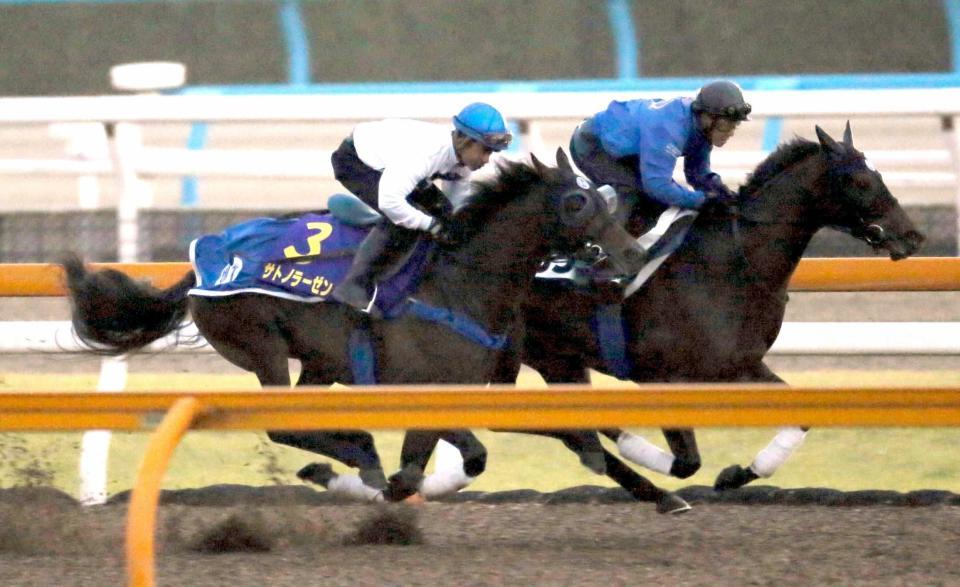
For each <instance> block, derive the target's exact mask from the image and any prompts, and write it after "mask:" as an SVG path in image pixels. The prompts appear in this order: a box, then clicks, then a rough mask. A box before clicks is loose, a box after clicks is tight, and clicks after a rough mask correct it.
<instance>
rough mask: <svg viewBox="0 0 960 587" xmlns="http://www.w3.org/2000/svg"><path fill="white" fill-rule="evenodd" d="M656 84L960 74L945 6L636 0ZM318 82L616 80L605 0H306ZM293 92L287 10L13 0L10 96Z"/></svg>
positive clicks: (923, 1)
mask: <svg viewBox="0 0 960 587" xmlns="http://www.w3.org/2000/svg"><path fill="white" fill-rule="evenodd" d="M630 4H631V8H632V11H633V17H634V23H635V25H636V28H637V36H638V44H639V53H640V54H639V66H640V72H641V74H642V75H644V76H648V77H662V76H698V75H707V76H712V75H743V74H794V73H856V72H930V71H949V70H950V69H951V67H952V65H951V63H950V46H949V38H948V34H949V33H948V30H947V24H946V19H945V17H944V14H943V6H942V3H941V1H940V0H844V1H842V2H824V1H822V0H793V1H790V2H786V1H782V0H633V1H632V2H631V3H630ZM301 13H302V15H303V20H304V24H305V26H306V28H307V30H308V32H309V34H310V39H309V41H310V45H311V49H312V54H311V76H312V81H314V82H358V81H428V80H469V79H566V78H610V77H615V75H616V70H615V67H616V64H615V61H614V51H613V41H612V39H611V36H610V25H609V22H608V18H607V10H606V2H605V0H526V1H524V2H522V3H521V2H515V1H513V0H464V1H457V2H451V1H448V0H416V1H406V0H349V1H346V0H303V1H302V11H301ZM145 60H172V61H180V62H183V63H185V64H186V65H187V66H188V72H189V83H190V84H202V85H207V84H240V83H283V82H285V81H287V80H286V75H287V73H286V71H287V70H286V55H285V52H284V42H283V37H282V33H281V28H280V24H279V23H278V20H277V2H274V1H271V0H229V1H209V0H205V1H204V0H194V1H191V0H183V1H178V2H133V3H84V4H61V3H55V4H27V5H19V4H14V5H2V4H0V95H50V94H97V93H109V92H110V91H111V89H110V84H109V79H108V71H109V68H110V66H112V65H114V64H117V63H123V62H129V61H145Z"/></svg>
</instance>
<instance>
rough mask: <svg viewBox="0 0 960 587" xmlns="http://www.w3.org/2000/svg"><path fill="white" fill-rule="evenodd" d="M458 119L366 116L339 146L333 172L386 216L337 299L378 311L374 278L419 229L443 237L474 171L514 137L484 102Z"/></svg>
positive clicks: (387, 271) (393, 264) (402, 253)
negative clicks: (436, 121)
mask: <svg viewBox="0 0 960 587" xmlns="http://www.w3.org/2000/svg"><path fill="white" fill-rule="evenodd" d="M453 126H454V128H453V129H452V130H451V129H450V128H449V127H448V126H442V125H438V124H432V123H428V122H422V121H419V120H403V119H387V120H380V121H375V122H364V123H361V124H358V125H357V126H356V127H355V128H354V129H353V132H352V133H351V135H350V136H349V137H347V138H346V139H344V141H343V143H341V144H340V147H339V148H338V149H337V150H336V151H334V153H333V155H332V156H331V158H330V159H331V162H332V163H333V172H334V177H336V178H337V180H339V181H340V183H342V184H343V185H344V187H346V188H347V189H348V190H350V191H351V192H352V193H353V194H354V195H356V196H358V197H359V198H360V199H361V200H363V201H364V202H366V203H367V204H368V205H370V206H372V207H374V208H376V209H377V210H379V211H380V212H381V213H382V214H383V216H384V218H383V220H381V221H380V223H379V224H378V225H377V226H375V227H374V228H373V230H371V231H370V234H369V235H367V237H366V238H365V239H364V240H363V242H362V243H361V244H360V248H359V249H358V250H357V254H356V256H355V257H354V259H353V265H352V266H351V268H350V271H349V272H348V273H347V276H346V277H345V278H344V281H343V282H342V283H340V284H339V285H337V286H336V287H335V288H334V290H333V294H332V296H331V297H332V298H333V299H335V300H337V301H338V302H341V303H343V304H346V305H347V306H350V307H353V308H355V309H357V310H359V311H361V312H364V313H366V314H369V315H371V316H373V317H379V312H378V310H377V308H376V306H375V305H374V303H373V302H374V300H375V298H376V284H377V282H378V281H380V280H381V279H383V278H385V277H389V276H390V275H392V274H393V272H394V271H395V269H396V268H397V265H398V264H399V263H400V262H402V261H404V260H405V259H406V257H407V253H409V252H410V251H411V250H412V248H413V247H414V245H415V244H416V243H417V241H418V240H419V238H420V236H421V235H423V234H425V233H429V234H431V235H433V236H435V237H441V238H442V237H443V235H444V230H443V218H444V217H445V216H446V215H447V214H448V213H449V212H450V211H451V210H452V208H453V207H455V205H456V204H459V203H460V200H461V199H462V198H463V197H464V196H465V195H466V193H467V192H468V191H469V178H470V174H471V172H473V171H476V170H478V169H480V168H481V167H483V166H484V165H486V164H487V162H488V161H489V160H490V155H491V154H492V153H493V152H494V151H502V150H503V149H506V148H507V146H509V145H510V140H511V138H512V137H511V135H510V133H509V132H508V131H507V126H506V124H505V123H504V120H503V116H501V114H500V112H498V111H497V109H496V108H494V107H493V106H490V105H489V104H484V103H482V102H475V103H473V104H469V105H468V106H466V107H465V108H464V109H463V110H461V111H460V113H458V114H457V115H456V116H454V117H453ZM436 180H439V181H440V186H441V187H437V186H436V185H435V184H434V181H436ZM441 188H443V189H441Z"/></svg>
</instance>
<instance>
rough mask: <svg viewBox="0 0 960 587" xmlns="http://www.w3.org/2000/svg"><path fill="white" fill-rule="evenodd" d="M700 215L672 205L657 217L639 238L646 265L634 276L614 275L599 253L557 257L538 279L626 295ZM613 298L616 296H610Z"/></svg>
mask: <svg viewBox="0 0 960 587" xmlns="http://www.w3.org/2000/svg"><path fill="white" fill-rule="evenodd" d="M696 217H697V212H696V211H695V210H689V209H685V208H679V207H676V206H671V207H670V208H667V209H666V210H664V211H663V213H661V214H660V216H659V217H658V218H657V222H656V224H654V226H653V228H651V229H650V230H648V231H647V232H646V233H644V234H642V235H641V236H640V237H639V238H637V242H638V243H640V245H641V246H643V248H644V249H646V250H647V253H648V260H647V263H646V265H644V266H643V268H642V269H641V270H640V272H639V273H637V274H636V275H634V276H626V277H624V276H618V275H611V274H609V273H608V272H607V271H605V270H604V268H603V266H602V264H598V259H597V258H596V256H585V257H572V258H565V259H555V260H553V261H552V262H550V263H548V264H547V265H546V267H545V268H544V269H543V270H541V271H540V272H539V273H537V279H550V280H562V281H563V282H565V283H567V284H568V285H570V286H571V287H574V288H577V289H581V290H585V291H590V292H599V293H600V294H601V297H603V298H611V297H616V298H620V299H625V298H627V297H629V296H631V295H633V293H634V292H636V291H637V290H638V289H640V287H642V286H643V284H644V283H646V282H647V280H648V279H650V276H651V275H653V273H654V272H655V271H656V270H657V269H658V268H659V267H660V265H662V264H663V262H664V261H665V260H666V259H667V257H669V256H670V254H671V253H673V252H674V251H675V250H677V248H678V247H679V246H680V245H681V243H683V239H684V237H685V236H686V234H687V231H688V230H690V227H691V226H692V225H693V221H694V219H696ZM611 301H613V300H611Z"/></svg>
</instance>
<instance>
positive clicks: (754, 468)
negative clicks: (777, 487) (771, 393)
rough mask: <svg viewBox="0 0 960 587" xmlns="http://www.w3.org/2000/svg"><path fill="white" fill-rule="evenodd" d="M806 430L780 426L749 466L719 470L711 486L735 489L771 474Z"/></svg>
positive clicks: (734, 466) (795, 446)
mask: <svg viewBox="0 0 960 587" xmlns="http://www.w3.org/2000/svg"><path fill="white" fill-rule="evenodd" d="M807 430H809V428H800V427H797V426H791V427H788V428H781V429H780V431H779V432H777V435H776V436H774V437H773V440H771V441H770V444H768V445H767V446H766V447H764V448H763V450H761V451H760V452H759V453H757V456H755V457H754V458H753V462H752V463H750V466H749V467H746V468H743V467H741V466H740V465H731V466H729V467H727V468H726V469H724V470H723V471H720V474H719V475H717V480H716V481H714V484H713V488H714V489H716V490H717V491H722V490H725V489H736V488H738V487H743V486H744V485H746V484H747V483H750V482H751V481H754V480H756V479H759V478H760V477H764V478H766V477H770V476H772V475H773V474H774V473H775V472H776V471H777V469H779V468H780V465H782V464H783V463H785V462H786V460H787V459H788V458H790V455H792V454H793V452H794V451H795V450H797V449H798V448H800V446H801V445H802V444H803V441H804V439H805V438H806V436H807Z"/></svg>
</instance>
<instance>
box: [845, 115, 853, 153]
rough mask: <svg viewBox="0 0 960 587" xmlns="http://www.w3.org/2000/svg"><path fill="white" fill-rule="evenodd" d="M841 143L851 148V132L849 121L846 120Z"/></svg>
mask: <svg viewBox="0 0 960 587" xmlns="http://www.w3.org/2000/svg"><path fill="white" fill-rule="evenodd" d="M843 144H844V146H846V147H847V148H848V149H851V150H852V149H853V132H851V131H850V121H849V120H848V121H847V128H845V129H843Z"/></svg>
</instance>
